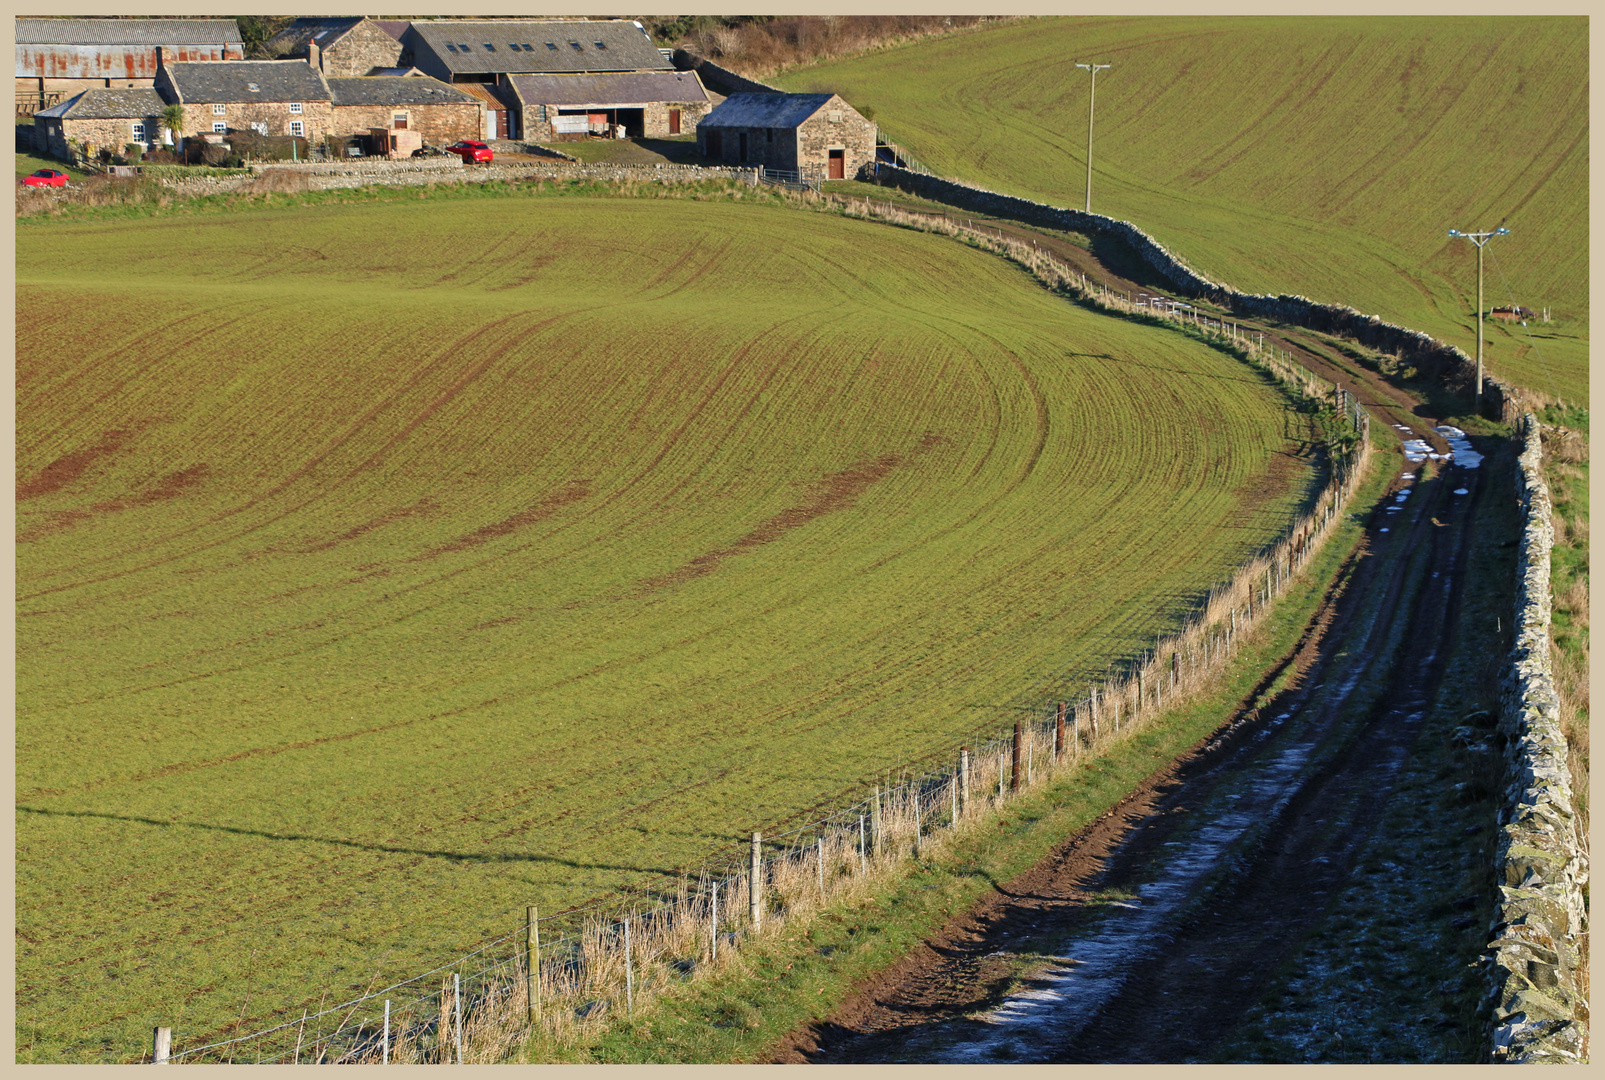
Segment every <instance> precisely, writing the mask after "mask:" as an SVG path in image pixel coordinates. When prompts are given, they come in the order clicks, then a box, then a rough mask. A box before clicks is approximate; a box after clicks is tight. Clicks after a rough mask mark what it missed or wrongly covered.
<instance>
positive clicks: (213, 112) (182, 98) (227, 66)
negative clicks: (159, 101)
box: [156, 60, 389, 142]
mask: <svg viewBox="0 0 1605 1080" xmlns="http://www.w3.org/2000/svg"><path fill="white" fill-rule="evenodd" d="M156 90H157V91H158V92H159V93H160V94H161V95H162V97H163V98H164V99H165V100H167V101H171V102H175V103H177V104H179V105H182V106H184V134H185V135H198V136H204V135H209V134H213V133H223V132H227V131H231V130H233V131H256V132H259V133H260V134H263V135H299V136H302V137H304V138H306V139H310V140H311V141H312V142H322V141H323V139H324V137H325V136H326V135H328V134H329V133H330V132H331V131H332V130H333V122H334V117H333V115H332V112H331V105H332V102H331V99H330V96H329V87H328V84H327V83H326V82H324V79H323V76H322V75H320V74H318V72H317V71H316V70H315V69H314V68H313V67H311V66H310V65H309V64H307V63H305V62H304V61H301V60H231V61H223V62H220V63H212V64H186V63H179V64H163V65H162V67H161V68H160V69H159V70H158V72H157V75H156ZM386 126H387V127H388V126H389V125H386Z"/></svg>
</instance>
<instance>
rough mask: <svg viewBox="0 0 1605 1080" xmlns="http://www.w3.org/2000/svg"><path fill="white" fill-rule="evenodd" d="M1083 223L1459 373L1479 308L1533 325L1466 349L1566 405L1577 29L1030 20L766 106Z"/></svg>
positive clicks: (783, 79) (1579, 351)
mask: <svg viewBox="0 0 1605 1080" xmlns="http://www.w3.org/2000/svg"><path fill="white" fill-rule="evenodd" d="M1078 61H1079V62H1082V63H1089V62H1094V61H1096V62H1098V63H1109V64H1112V65H1113V67H1112V68H1111V69H1110V70H1108V71H1105V72H1101V73H1100V74H1099V76H1098V98H1097V117H1096V125H1095V133H1094V136H1095V137H1094V145H1093V180H1092V208H1093V210H1094V211H1095V212H1098V213H1103V214H1109V215H1111V216H1114V217H1117V218H1124V219H1127V220H1130V221H1133V222H1135V223H1136V224H1137V225H1139V226H1141V227H1142V228H1143V229H1145V230H1147V231H1148V232H1149V233H1150V234H1151V235H1153V236H1154V237H1155V238H1157V239H1158V240H1159V241H1160V242H1161V243H1163V244H1165V245H1166V246H1167V247H1169V248H1170V249H1171V250H1172V251H1173V252H1175V253H1177V254H1178V255H1180V256H1181V257H1182V258H1184V259H1185V260H1186V261H1187V262H1188V263H1189V264H1190V265H1192V266H1193V267H1194V268H1195V269H1197V270H1199V271H1200V272H1202V273H1204V274H1206V275H1208V276H1211V277H1213V278H1215V279H1216V280H1221V281H1225V282H1227V283H1229V284H1232V285H1234V286H1236V287H1238V288H1240V289H1246V290H1249V291H1254V292H1278V293H1279V292H1291V293H1302V294H1304V295H1307V296H1310V297H1313V298H1315V299H1318V300H1322V301H1327V302H1335V303H1346V304H1349V305H1351V306H1353V307H1355V308H1358V309H1359V310H1361V311H1364V312H1367V313H1369V314H1375V315H1380V316H1382V317H1383V318H1386V319H1389V320H1392V321H1398V322H1402V323H1404V324H1406V325H1409V326H1412V327H1414V328H1416V329H1419V330H1423V331H1425V332H1427V333H1429V334H1432V335H1434V336H1436V337H1439V338H1441V339H1443V340H1445V341H1448V342H1451V343H1453V344H1455V345H1459V346H1460V347H1461V348H1463V349H1465V350H1466V351H1467V352H1468V353H1473V352H1475V350H1476V325H1475V312H1476V289H1477V258H1476V250H1475V248H1473V247H1472V245H1471V244H1470V243H1469V242H1468V241H1465V240H1451V239H1450V238H1449V236H1448V231H1449V230H1450V229H1459V230H1461V231H1463V232H1472V231H1479V230H1483V229H1491V228H1494V227H1495V226H1497V225H1498V224H1499V223H1500V222H1501V221H1503V220H1505V219H1507V218H1508V221H1507V227H1508V228H1509V229H1510V230H1511V232H1510V235H1509V236H1506V237H1500V238H1498V239H1496V240H1494V241H1492V242H1491V243H1490V244H1489V246H1488V248H1487V249H1486V259H1487V265H1486V286H1485V301H1484V302H1485V304H1486V305H1487V306H1488V307H1494V306H1496V305H1501V304H1505V303H1507V302H1509V301H1510V300H1511V299H1514V301H1515V302H1516V303H1519V304H1522V305H1525V306H1526V307H1529V308H1531V309H1533V310H1535V311H1537V310H1539V309H1540V308H1543V307H1552V308H1553V309H1554V312H1555V321H1554V322H1553V323H1551V324H1549V325H1542V324H1536V325H1534V326H1533V327H1531V331H1532V341H1531V342H1529V339H1528V337H1527V334H1526V333H1525V332H1523V331H1522V329H1521V328H1520V327H1519V326H1518V327H1516V328H1515V329H1514V330H1513V331H1512V330H1508V329H1506V328H1504V327H1501V326H1496V327H1493V328H1491V329H1490V330H1489V331H1488V334H1489V335H1490V336H1489V338H1488V341H1489V344H1488V349H1487V354H1486V355H1487V361H1488V364H1489V367H1490V369H1491V370H1493V371H1494V372H1496V373H1498V374H1499V375H1501V376H1502V377H1504V378H1507V379H1510V380H1512V381H1514V382H1516V383H1518V384H1520V385H1523V386H1527V387H1530V388H1532V389H1534V390H1537V391H1539V392H1541V393H1544V394H1548V395H1558V396H1560V397H1563V398H1565V399H1567V400H1570V401H1574V402H1586V401H1587V399H1588V318H1589V307H1588V23H1587V20H1586V19H1583V18H1577V17H1571V18H1327V17H1323V18H1303V17H1300V18H1289V19H1274V18H1171V17H1165V18H1129V19H1127V18H1078V19H1032V20H1025V21H1022V22H1016V23H1009V24H1006V25H1002V26H998V27H995V28H989V29H985V30H979V31H975V32H971V33H965V34H961V35H955V36H952V37H947V38H936V39H931V40H928V41H923V42H919V43H916V44H912V45H908V46H904V47H901V48H895V49H888V50H885V51H881V52H876V53H872V54H868V55H865V56H862V57H859V58H856V59H852V60H846V61H839V62H836V63H832V64H827V65H821V66H819V67H814V68H805V69H797V70H794V71H791V72H788V73H786V74H784V75H781V76H777V77H775V78H774V79H772V80H771V81H772V82H774V83H776V84H777V85H780V86H782V87H784V88H786V89H791V90H808V89H823V88H830V89H834V90H836V91H837V92H839V93H841V94H842V95H843V96H845V97H846V98H847V99H848V100H849V101H851V102H852V103H854V104H855V105H858V106H866V105H867V106H871V107H873V109H874V110H875V112H876V120H877V122H878V123H880V124H881V125H882V126H883V128H884V129H885V130H886V131H887V132H888V133H889V135H890V136H891V137H892V138H894V139H896V140H898V141H899V142H901V143H902V144H904V145H905V146H907V147H908V149H909V150H910V151H911V152H912V153H914V154H915V155H916V156H917V157H919V158H920V159H922V160H923V161H924V162H925V163H926V164H927V165H928V166H929V167H930V168H931V169H933V170H934V171H935V172H937V173H939V174H941V175H944V176H952V177H956V178H958V179H962V180H966V181H968V182H971V183H975V184H978V185H980V186H982V187H986V188H990V189H992V190H995V191H1003V192H1007V193H1010V194H1016V195H1023V196H1026V197H1029V198H1033V199H1038V200H1041V201H1046V202H1050V203H1053V204H1055V205H1059V206H1067V207H1074V208H1078V209H1079V208H1081V207H1082V206H1083V204H1084V200H1085V193H1086V187H1085V184H1086V145H1087V143H1086V138H1087V103H1088V84H1089V82H1090V79H1089V76H1088V74H1087V72H1085V71H1081V70H1078V69H1077V68H1076V67H1075V66H1074V65H1075V64H1076V63H1077V62H1078Z"/></svg>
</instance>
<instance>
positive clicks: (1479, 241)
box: [1449, 225, 1510, 416]
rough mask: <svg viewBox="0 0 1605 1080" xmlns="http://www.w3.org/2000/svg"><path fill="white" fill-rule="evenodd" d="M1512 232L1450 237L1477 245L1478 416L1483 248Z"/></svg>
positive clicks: (1500, 230) (1501, 230)
mask: <svg viewBox="0 0 1605 1080" xmlns="http://www.w3.org/2000/svg"><path fill="white" fill-rule="evenodd" d="M1509 234H1510V230H1509V229H1507V228H1505V227H1504V226H1503V225H1501V226H1500V227H1499V228H1497V229H1494V230H1492V231H1491V232H1478V233H1463V232H1461V231H1460V230H1459V229H1450V230H1449V235H1450V236H1459V237H1461V238H1463V239H1466V240H1470V241H1471V242H1472V243H1473V244H1476V245H1477V404H1476V410H1477V414H1478V415H1479V416H1480V415H1481V414H1482V248H1483V245H1484V244H1486V243H1487V242H1488V241H1490V240H1492V239H1493V238H1494V237H1496V236H1508V235H1509Z"/></svg>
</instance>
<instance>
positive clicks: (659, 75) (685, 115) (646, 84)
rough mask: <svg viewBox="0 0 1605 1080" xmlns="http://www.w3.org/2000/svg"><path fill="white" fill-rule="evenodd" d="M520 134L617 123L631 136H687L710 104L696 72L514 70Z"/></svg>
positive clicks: (557, 133)
mask: <svg viewBox="0 0 1605 1080" xmlns="http://www.w3.org/2000/svg"><path fill="white" fill-rule="evenodd" d="M507 81H508V82H509V83H510V84H511V86H512V88H513V92H514V93H516V94H517V95H518V100H519V112H520V113H521V114H522V115H523V118H524V123H523V132H524V138H526V139H528V140H530V141H531V142H555V141H557V140H560V139H564V138H586V137H588V136H589V134H590V133H591V132H600V131H604V130H606V129H608V128H610V127H614V126H617V127H618V128H620V129H622V131H623V134H624V135H625V136H627V137H630V138H641V137H647V138H663V137H665V136H669V135H681V134H685V135H690V134H692V133H694V132H695V131H696V130H697V124H698V123H699V122H700V121H701V119H702V117H703V116H705V115H707V112H708V109H709V107H710V103H709V101H708V93H707V91H706V90H704V89H703V88H702V81H701V80H700V79H699V78H697V74H696V72H694V71H625V72H614V73H609V74H596V75H513V76H511V77H509V78H508V80H507Z"/></svg>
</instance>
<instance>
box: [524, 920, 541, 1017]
mask: <svg viewBox="0 0 1605 1080" xmlns="http://www.w3.org/2000/svg"><path fill="white" fill-rule="evenodd" d="M528 914H529V924H528V927H527V929H526V931H525V939H524V960H525V964H524V978H525V980H526V981H527V983H528V985H527V986H526V987H525V989H526V990H528V991H529V1022H530V1023H531V1024H533V1023H535V1022H536V1021H537V1020H539V1019H540V1017H541V922H540V914H541V913H540V909H539V908H538V907H537V906H536V905H534V904H531V905H530V906H529V913H528Z"/></svg>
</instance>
